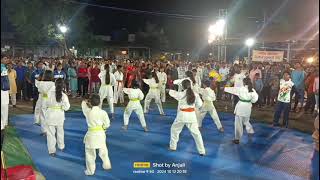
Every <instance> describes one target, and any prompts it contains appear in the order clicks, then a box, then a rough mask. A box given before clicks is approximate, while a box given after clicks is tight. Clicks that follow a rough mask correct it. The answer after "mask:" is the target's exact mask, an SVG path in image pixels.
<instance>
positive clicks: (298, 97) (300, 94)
mask: <svg viewBox="0 0 320 180" xmlns="http://www.w3.org/2000/svg"><path fill="white" fill-rule="evenodd" d="M293 95H295V98H294V107H293V110H295V109H296V108H297V105H298V103H299V102H300V103H301V104H303V101H304V89H297V88H296V87H295V86H293V87H292V90H291V94H290V99H292V97H293Z"/></svg>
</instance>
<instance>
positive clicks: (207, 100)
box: [197, 80, 224, 132]
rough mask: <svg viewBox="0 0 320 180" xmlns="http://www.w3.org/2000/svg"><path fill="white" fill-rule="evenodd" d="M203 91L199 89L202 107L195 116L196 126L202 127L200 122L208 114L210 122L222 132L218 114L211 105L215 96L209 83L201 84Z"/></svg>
mask: <svg viewBox="0 0 320 180" xmlns="http://www.w3.org/2000/svg"><path fill="white" fill-rule="evenodd" d="M203 86H204V89H203V88H200V90H199V93H200V95H201V96H202V99H203V101H204V103H203V105H202V107H201V108H200V109H199V111H198V113H197V116H198V118H197V119H198V124H199V128H201V127H202V120H203V118H204V117H205V116H206V114H207V113H209V114H210V116H211V118H212V120H213V121H214V123H215V124H216V126H217V128H218V130H219V131H220V132H224V129H223V127H222V125H221V122H220V119H219V116H218V113H217V110H216V108H215V107H214V105H213V101H215V100H216V94H215V93H214V91H213V90H212V89H211V88H210V81H208V80H207V81H205V82H204V83H203Z"/></svg>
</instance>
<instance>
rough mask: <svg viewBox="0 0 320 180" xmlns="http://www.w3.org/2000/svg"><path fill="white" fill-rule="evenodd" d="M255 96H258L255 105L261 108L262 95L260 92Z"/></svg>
mask: <svg viewBox="0 0 320 180" xmlns="http://www.w3.org/2000/svg"><path fill="white" fill-rule="evenodd" d="M257 94H258V96H259V98H258V102H257V105H258V106H259V107H262V105H263V98H264V96H263V95H262V92H257Z"/></svg>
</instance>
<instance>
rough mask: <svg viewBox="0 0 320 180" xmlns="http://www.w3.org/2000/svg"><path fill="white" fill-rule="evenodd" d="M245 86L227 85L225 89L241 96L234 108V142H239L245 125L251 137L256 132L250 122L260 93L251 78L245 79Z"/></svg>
mask: <svg viewBox="0 0 320 180" xmlns="http://www.w3.org/2000/svg"><path fill="white" fill-rule="evenodd" d="M243 84H244V86H243V87H225V88H224V91H225V92H227V93H230V94H233V95H236V96H238V97H239V101H238V103H237V105H236V107H235V109H234V113H235V121H234V126H235V139H234V140H233V143H235V144H239V143H240V139H241V137H242V134H243V126H245V127H246V130H247V133H248V135H249V137H251V136H252V135H253V133H254V131H253V128H252V125H251V124H250V122H249V121H250V116H251V109H252V103H256V102H257V101H258V98H259V96H258V94H257V92H256V91H255V90H254V89H253V88H252V82H251V80H250V78H245V79H243Z"/></svg>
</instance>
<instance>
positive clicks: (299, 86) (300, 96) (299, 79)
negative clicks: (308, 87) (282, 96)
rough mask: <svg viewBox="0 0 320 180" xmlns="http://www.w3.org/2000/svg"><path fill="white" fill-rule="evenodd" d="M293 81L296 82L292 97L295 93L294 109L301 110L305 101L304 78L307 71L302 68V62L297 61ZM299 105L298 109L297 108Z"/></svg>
mask: <svg viewBox="0 0 320 180" xmlns="http://www.w3.org/2000/svg"><path fill="white" fill-rule="evenodd" d="M291 78H292V82H293V83H294V87H293V89H292V91H291V99H292V96H293V95H295V102H294V107H293V109H292V111H296V112H300V109H301V108H302V106H303V103H304V79H305V72H304V71H303V69H302V66H301V64H300V63H296V65H295V70H294V71H293V72H292V74H291ZM297 106H298V109H296V108H297Z"/></svg>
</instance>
